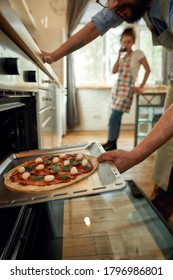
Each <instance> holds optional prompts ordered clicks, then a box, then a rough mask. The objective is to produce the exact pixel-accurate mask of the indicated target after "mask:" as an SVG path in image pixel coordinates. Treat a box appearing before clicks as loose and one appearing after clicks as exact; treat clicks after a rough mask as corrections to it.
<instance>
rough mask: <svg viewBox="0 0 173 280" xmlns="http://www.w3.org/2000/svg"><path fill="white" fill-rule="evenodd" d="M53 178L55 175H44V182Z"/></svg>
mask: <svg viewBox="0 0 173 280" xmlns="http://www.w3.org/2000/svg"><path fill="white" fill-rule="evenodd" d="M54 179H55V177H54V176H53V175H46V176H45V177H44V180H45V181H46V182H52V181H53V180H54Z"/></svg>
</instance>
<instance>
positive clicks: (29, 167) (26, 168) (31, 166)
mask: <svg viewBox="0 0 173 280" xmlns="http://www.w3.org/2000/svg"><path fill="white" fill-rule="evenodd" d="M35 167H36V165H30V166H26V167H25V170H34V169H35Z"/></svg>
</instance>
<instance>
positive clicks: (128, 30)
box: [120, 27, 136, 43]
mask: <svg viewBox="0 0 173 280" xmlns="http://www.w3.org/2000/svg"><path fill="white" fill-rule="evenodd" d="M126 35H127V36H131V37H132V39H133V42H134V43H135V40H136V33H135V31H134V29H133V28H132V27H127V28H126V29H124V31H123V32H122V34H121V36H120V41H122V39H123V37H124V36H126Z"/></svg>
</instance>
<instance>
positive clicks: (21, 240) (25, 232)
mask: <svg viewBox="0 0 173 280" xmlns="http://www.w3.org/2000/svg"><path fill="white" fill-rule="evenodd" d="M33 218H34V213H33V209H32V208H27V209H26V213H25V215H24V217H23V219H22V221H21V225H22V227H21V230H20V233H19V236H18V240H17V243H16V246H15V248H14V250H13V252H12V255H11V258H10V259H11V260H16V259H20V258H21V257H19V255H20V256H21V253H22V252H23V250H24V247H25V244H26V242H27V238H28V236H29V232H30V228H31V225H32V222H33Z"/></svg>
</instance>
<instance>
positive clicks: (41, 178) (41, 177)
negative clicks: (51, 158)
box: [32, 176, 44, 181]
mask: <svg viewBox="0 0 173 280" xmlns="http://www.w3.org/2000/svg"><path fill="white" fill-rule="evenodd" d="M43 179H44V176H35V177H33V178H32V180H33V181H40V180H43Z"/></svg>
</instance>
